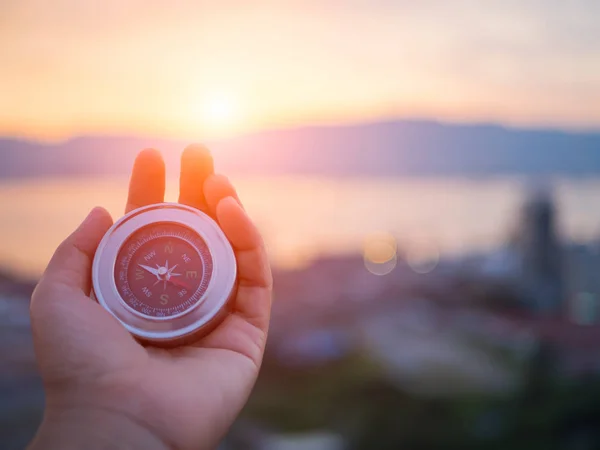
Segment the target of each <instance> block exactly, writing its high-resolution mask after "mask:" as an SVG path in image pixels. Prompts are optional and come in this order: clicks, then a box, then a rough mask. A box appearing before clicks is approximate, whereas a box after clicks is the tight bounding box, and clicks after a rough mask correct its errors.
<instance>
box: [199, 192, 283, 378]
mask: <svg viewBox="0 0 600 450" xmlns="http://www.w3.org/2000/svg"><path fill="white" fill-rule="evenodd" d="M216 216H217V220H218V221H219V225H220V226H221V228H222V230H223V232H224V233H225V235H226V236H227V238H228V239H229V241H230V242H231V245H232V246H233V248H234V250H235V254H236V260H237V265H238V275H239V286H238V291H237V297H236V302H235V305H234V307H233V314H232V315H231V316H230V317H229V318H228V319H227V320H226V321H225V322H223V323H222V324H221V326H219V327H218V328H217V329H216V330H215V331H214V332H213V333H211V334H210V335H209V336H207V337H206V338H205V339H203V340H202V341H200V342H199V345H200V346H203V347H217V348H228V349H230V350H233V351H235V352H238V353H241V354H244V355H246V356H248V357H249V358H250V359H251V360H252V361H254V363H255V364H256V365H257V366H259V365H260V359H261V357H262V351H263V349H264V343H265V337H266V333H267V329H268V327H269V317H270V313H271V286H272V277H271V269H270V268H269V263H268V259H267V255H266V251H265V248H264V245H263V242H262V238H261V237H260V234H259V232H258V230H257V229H256V227H255V226H254V224H253V223H252V221H251V220H250V218H249V217H248V216H247V214H246V212H245V211H244V210H243V209H242V207H241V205H240V204H239V203H238V201H237V200H236V199H234V198H232V197H227V198H225V199H223V200H221V201H220V202H219V204H218V206H217V208H216ZM240 319H241V320H240Z"/></svg>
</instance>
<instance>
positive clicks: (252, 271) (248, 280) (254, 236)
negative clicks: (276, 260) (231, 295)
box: [216, 197, 272, 289]
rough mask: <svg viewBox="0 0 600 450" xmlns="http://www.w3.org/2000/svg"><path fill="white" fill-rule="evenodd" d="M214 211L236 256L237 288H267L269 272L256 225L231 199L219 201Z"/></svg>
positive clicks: (269, 279) (265, 253)
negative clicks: (238, 283) (238, 286)
mask: <svg viewBox="0 0 600 450" xmlns="http://www.w3.org/2000/svg"><path fill="white" fill-rule="evenodd" d="M216 212H217V214H216V215H217V220H218V222H219V225H220V226H221V229H222V230H223V232H224V233H225V235H226V236H227V239H229V242H231V245H232V247H233V249H234V250H235V253H236V259H237V263H238V272H239V281H240V285H244V286H249V287H261V288H268V289H270V288H271V285H272V278H271V270H270V268H269V261H268V258H267V252H266V250H265V247H264V244H263V241H262V238H261V236H260V233H259V231H258V229H257V228H256V226H255V225H254V224H253V223H252V221H251V220H250V218H249V217H248V215H247V214H246V212H245V211H244V210H243V208H242V207H241V205H240V204H239V203H238V202H237V201H236V200H235V199H234V198H232V197H227V198H225V199H223V200H221V202H219V204H218V206H217V211H216Z"/></svg>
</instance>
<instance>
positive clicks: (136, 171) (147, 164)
mask: <svg viewBox="0 0 600 450" xmlns="http://www.w3.org/2000/svg"><path fill="white" fill-rule="evenodd" d="M164 198H165V163H164V161H163V158H162V155H161V154H160V152H159V151H158V150H154V149H151V148H150V149H146V150H144V151H142V152H140V154H139V155H138V157H137V158H136V160H135V163H134V165H133V171H132V173H131V181H130V183H129V198H128V199H127V207H126V209H125V212H126V213H128V212H130V211H133V210H134V209H137V208H141V207H142V206H147V205H152V204H155V203H161V202H163V201H164Z"/></svg>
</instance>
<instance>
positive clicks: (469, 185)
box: [0, 176, 600, 278]
mask: <svg viewBox="0 0 600 450" xmlns="http://www.w3.org/2000/svg"><path fill="white" fill-rule="evenodd" d="M231 179H232V181H233V182H234V183H235V185H236V186H237V188H238V191H239V194H240V197H241V199H242V201H243V203H244V205H245V207H246V209H247V211H248V213H249V214H250V215H251V216H252V218H253V219H254V220H255V222H256V224H257V225H258V227H259V228H260V230H261V231H262V233H263V236H264V239H265V243H266V246H267V248H268V251H269V254H270V257H271V260H272V263H273V265H275V266H277V267H284V268H294V267H301V266H303V265H306V264H309V263H310V262H311V261H312V260H314V259H315V258H321V257H329V256H338V255H344V254H356V253H359V252H362V249H363V247H364V245H365V242H366V241H367V240H369V239H370V237H371V236H374V235H380V234H381V233H386V234H387V235H390V234H391V235H393V236H394V238H395V239H396V242H397V245H398V248H399V249H402V248H407V249H411V251H413V252H417V253H418V251H419V248H424V249H427V252H431V249H432V248H433V249H435V251H437V252H439V254H440V255H442V256H444V257H447V258H452V257H456V256H460V255H465V254H471V253H481V252H491V251H494V249H497V248H499V247H500V246H502V245H503V244H504V243H505V242H507V240H508V239H509V238H510V236H511V235H512V234H513V233H514V232H516V230H518V227H519V223H520V220H521V219H520V217H521V210H522V206H523V204H524V202H526V201H527V199H528V198H529V197H530V196H531V195H532V192H534V191H537V190H539V189H540V188H541V187H543V189H547V190H549V192H551V194H552V196H553V198H554V201H555V204H556V213H557V214H556V218H557V230H558V232H559V234H560V236H561V238H562V239H564V240H565V241H576V242H588V241H593V240H595V239H596V238H598V237H600V178H585V179H574V178H560V177H558V178H551V179H545V180H531V179H526V178H518V177H505V176H501V177H490V178H322V177H303V176H269V177H248V176H232V177H231ZM167 184H168V186H167V194H166V200H167V201H177V189H178V183H177V179H175V178H172V179H169V180H168V183H167ZM127 188H128V180H127V178H126V177H100V178H90V177H68V178H65V177H54V178H35V179H31V178H29V179H9V180H3V181H1V182H0V207H1V209H2V215H1V220H0V267H1V268H3V269H4V270H7V271H10V272H12V273H14V274H16V275H19V276H22V277H31V278H34V277H38V276H39V275H40V274H41V272H42V271H43V270H44V268H45V266H46V264H47V262H48V260H49V259H50V257H51V255H52V254H53V252H54V250H55V249H56V247H57V245H58V244H59V243H60V242H61V241H62V240H63V239H64V238H65V237H66V236H67V235H68V234H69V233H70V232H71V231H72V230H73V229H75V227H77V225H78V224H79V223H80V221H81V220H82V219H83V218H84V217H85V216H86V214H87V213H88V212H89V210H90V209H92V208H93V207H94V206H103V207H105V208H107V209H108V210H109V211H110V212H111V214H112V215H113V218H115V219H117V218H119V217H120V216H121V215H122V214H123V212H124V211H123V208H124V204H125V201H126V198H127Z"/></svg>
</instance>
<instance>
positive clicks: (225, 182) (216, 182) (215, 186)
mask: <svg viewBox="0 0 600 450" xmlns="http://www.w3.org/2000/svg"><path fill="white" fill-rule="evenodd" d="M204 197H205V198H206V203H207V205H208V209H209V211H210V213H211V215H212V216H213V217H216V215H217V205H218V204H219V202H220V201H221V200H223V199H224V198H227V197H233V198H234V199H235V200H236V201H237V202H238V203H240V204H241V202H240V199H239V197H238V195H237V192H236V191H235V188H234V187H233V185H232V184H231V182H230V181H229V179H228V178H227V177H226V176H224V175H218V174H213V175H211V176H209V177H208V178H207V179H206V181H205V182H204Z"/></svg>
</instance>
